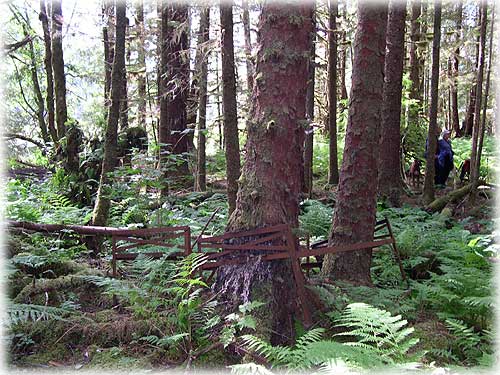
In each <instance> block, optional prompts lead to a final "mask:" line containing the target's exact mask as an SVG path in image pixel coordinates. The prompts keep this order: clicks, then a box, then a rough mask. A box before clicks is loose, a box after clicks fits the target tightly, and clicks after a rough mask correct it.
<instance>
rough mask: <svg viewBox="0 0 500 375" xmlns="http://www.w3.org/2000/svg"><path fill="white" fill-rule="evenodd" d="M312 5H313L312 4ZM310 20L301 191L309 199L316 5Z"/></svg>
mask: <svg viewBox="0 0 500 375" xmlns="http://www.w3.org/2000/svg"><path fill="white" fill-rule="evenodd" d="M313 4H314V3H313ZM311 20H312V22H313V31H312V33H311V36H310V37H311V52H310V56H309V59H310V61H309V76H308V78H307V93H306V117H307V120H308V122H309V124H308V129H307V131H306V137H305V138H306V140H305V144H304V187H303V191H304V193H305V194H307V195H308V196H309V197H310V196H311V194H312V186H313V145H314V128H313V126H312V121H313V120H314V86H315V77H314V76H315V72H316V67H315V64H316V62H315V61H316V45H315V40H316V5H315V4H314V5H313V6H312V8H311Z"/></svg>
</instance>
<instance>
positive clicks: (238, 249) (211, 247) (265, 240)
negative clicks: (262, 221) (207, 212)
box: [112, 219, 407, 325]
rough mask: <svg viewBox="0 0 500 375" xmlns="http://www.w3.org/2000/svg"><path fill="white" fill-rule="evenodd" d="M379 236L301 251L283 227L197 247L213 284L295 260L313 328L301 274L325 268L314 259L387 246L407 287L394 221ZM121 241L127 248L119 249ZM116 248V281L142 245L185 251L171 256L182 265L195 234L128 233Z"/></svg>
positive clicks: (185, 230)
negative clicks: (257, 261)
mask: <svg viewBox="0 0 500 375" xmlns="http://www.w3.org/2000/svg"><path fill="white" fill-rule="evenodd" d="M383 229H387V233H380V232H381V231H382V230H383ZM374 234H375V235H374V238H373V241H369V242H361V243H355V244H348V245H339V246H328V241H327V240H325V241H319V242H316V243H314V244H312V245H311V246H300V245H299V241H298V239H297V238H296V237H295V235H294V234H293V232H292V230H291V227H290V226H289V225H286V224H282V225H275V226H271V227H265V228H259V229H254V230H249V231H241V232H236V233H225V234H222V235H219V236H213V237H198V238H197V239H196V241H195V243H196V244H197V246H196V247H197V252H198V253H205V254H206V255H207V258H206V262H205V263H204V264H203V265H201V266H200V272H201V271H205V270H211V271H212V272H211V274H210V276H209V277H208V280H209V281H210V279H211V278H212V277H213V275H214V273H215V271H216V269H217V268H218V267H221V266H227V265H231V264H242V263H246V262H247V261H248V260H249V258H251V257H254V256H259V257H261V259H262V260H265V261H271V260H279V259H290V260H291V266H292V272H293V276H294V279H295V286H296V289H297V295H298V297H299V302H300V305H301V308H302V312H303V314H304V323H305V324H306V325H309V324H310V323H311V312H310V310H309V306H308V303H307V298H306V290H305V278H304V274H303V273H302V269H306V271H307V272H309V270H310V269H311V268H315V267H321V261H319V260H315V261H311V257H318V256H322V255H325V254H337V253H341V252H347V251H355V250H366V249H375V248H378V247H381V246H383V245H390V246H391V247H392V251H393V253H394V257H395V261H396V262H397V263H398V265H399V269H400V272H401V276H402V278H403V280H405V281H407V280H406V275H405V273H404V270H403V267H402V264H401V259H400V256H399V251H398V249H397V247H396V241H395V239H394V235H393V233H392V228H391V225H390V223H389V221H388V220H387V219H382V220H379V221H377V222H376V224H375V230H374ZM255 237H258V238H255ZM176 238H182V239H183V243H182V245H179V244H173V243H172V242H168V241H170V240H173V239H176ZM249 238H250V240H249ZM252 238H253V239H252ZM119 241H122V242H125V243H128V244H120V245H119V244H118V242H119ZM112 242H113V260H112V266H113V276H114V277H116V276H117V272H116V262H117V261H118V260H132V259H135V258H136V257H137V256H138V255H139V253H131V252H129V250H131V249H134V248H138V247H140V246H143V245H155V246H160V247H163V248H167V249H168V248H172V247H176V248H179V249H182V250H183V251H182V252H174V253H170V254H168V255H167V257H168V258H169V259H181V258H182V257H186V256H188V255H189V254H191V252H192V247H191V246H192V245H191V230H190V228H189V227H188V226H179V227H164V228H150V229H134V230H130V231H123V232H122V233H120V235H113V236H112ZM241 242H242V243H241ZM255 251H259V253H258V254H255ZM165 254H166V253H164V252H161V251H156V252H145V253H144V255H146V256H148V257H152V258H160V257H162V256H164V255H165ZM301 258H306V260H305V261H303V262H301Z"/></svg>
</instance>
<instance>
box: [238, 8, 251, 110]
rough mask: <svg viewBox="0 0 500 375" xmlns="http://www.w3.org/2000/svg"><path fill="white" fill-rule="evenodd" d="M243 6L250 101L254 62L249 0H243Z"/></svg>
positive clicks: (249, 98) (249, 99)
mask: <svg viewBox="0 0 500 375" xmlns="http://www.w3.org/2000/svg"><path fill="white" fill-rule="evenodd" d="M241 7H242V8H243V14H242V17H241V18H242V22H243V33H244V37H245V57H246V65H247V89H248V102H249V103H250V101H251V100H252V91H253V73H254V66H253V65H254V64H253V60H252V39H251V36H250V12H249V9H248V0H242V2H241Z"/></svg>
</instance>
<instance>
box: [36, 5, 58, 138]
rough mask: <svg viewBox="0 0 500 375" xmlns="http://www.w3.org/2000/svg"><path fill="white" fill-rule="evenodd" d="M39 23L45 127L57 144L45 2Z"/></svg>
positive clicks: (50, 46)
mask: <svg viewBox="0 0 500 375" xmlns="http://www.w3.org/2000/svg"><path fill="white" fill-rule="evenodd" d="M39 18H40V21H41V22H42V30H43V42H44V45H45V58H44V63H45V74H46V76H47V99H46V100H47V127H48V130H49V133H50V137H51V138H52V142H54V144H57V143H58V141H59V138H58V136H57V129H56V126H55V112H54V76H53V74H52V40H51V38H50V28H49V18H48V17H47V8H46V5H45V0H40V15H39Z"/></svg>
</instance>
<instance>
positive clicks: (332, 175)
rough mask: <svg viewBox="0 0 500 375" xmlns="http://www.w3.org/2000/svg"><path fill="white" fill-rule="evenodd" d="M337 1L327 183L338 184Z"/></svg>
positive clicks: (331, 40)
mask: <svg viewBox="0 0 500 375" xmlns="http://www.w3.org/2000/svg"><path fill="white" fill-rule="evenodd" d="M338 8H339V5H338V1H337V0H330V12H329V23H328V24H329V31H328V133H329V134H328V138H329V151H330V152H329V163H328V183H329V184H335V185H337V184H338V183H339V165H338V157H337V14H338Z"/></svg>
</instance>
